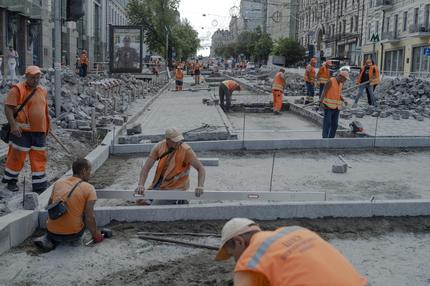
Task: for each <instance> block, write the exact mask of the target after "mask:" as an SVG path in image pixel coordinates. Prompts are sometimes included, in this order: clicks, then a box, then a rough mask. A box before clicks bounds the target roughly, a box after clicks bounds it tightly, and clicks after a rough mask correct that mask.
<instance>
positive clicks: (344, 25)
mask: <svg viewBox="0 0 430 286" xmlns="http://www.w3.org/2000/svg"><path fill="white" fill-rule="evenodd" d="M343 33H344V34H345V33H346V20H343Z"/></svg>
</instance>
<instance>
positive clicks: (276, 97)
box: [272, 89, 284, 111]
mask: <svg viewBox="0 0 430 286" xmlns="http://www.w3.org/2000/svg"><path fill="white" fill-rule="evenodd" d="M272 94H273V111H281V109H282V98H283V96H284V93H283V92H282V91H280V90H276V89H273V90H272Z"/></svg>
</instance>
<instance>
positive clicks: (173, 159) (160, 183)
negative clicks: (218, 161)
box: [136, 128, 206, 205]
mask: <svg viewBox="0 0 430 286" xmlns="http://www.w3.org/2000/svg"><path fill="white" fill-rule="evenodd" d="M183 140H184V137H183V136H182V134H181V133H180V132H178V131H177V130H176V129H174V128H170V129H167V130H166V139H165V140H163V141H161V142H159V143H157V145H155V146H154V147H153V148H152V150H151V153H150V154H149V156H148V159H147V160H146V162H145V164H144V165H143V167H142V170H141V171H140V176H139V184H138V186H137V189H136V192H137V193H138V194H140V195H143V194H144V193H145V183H146V179H147V177H148V173H149V171H150V170H151V168H152V166H153V165H154V163H155V162H157V161H158V165H157V170H156V172H155V176H154V179H153V180H152V184H151V186H150V187H149V189H150V190H183V191H185V190H187V189H188V188H189V185H190V180H189V174H190V167H191V166H192V167H193V168H194V169H196V170H197V172H198V179H197V187H196V188H195V194H196V196H197V197H199V196H200V195H201V194H202V193H203V188H204V183H205V175H206V172H205V168H204V167H203V165H202V163H201V162H200V161H199V159H198V158H197V156H196V154H195V153H194V151H193V150H192V149H191V147H190V146H189V145H188V144H185V143H183ZM187 203H188V202H187V201H175V200H158V201H152V202H149V201H147V200H139V201H138V204H142V205H147V204H153V205H166V204H187Z"/></svg>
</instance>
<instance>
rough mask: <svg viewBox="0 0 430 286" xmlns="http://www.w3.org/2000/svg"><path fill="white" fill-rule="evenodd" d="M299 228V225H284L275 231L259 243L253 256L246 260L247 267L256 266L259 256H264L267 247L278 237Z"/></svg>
mask: <svg viewBox="0 0 430 286" xmlns="http://www.w3.org/2000/svg"><path fill="white" fill-rule="evenodd" d="M299 229H302V228H301V227H299V226H288V227H285V228H284V229H283V230H281V231H279V232H277V233H275V234H274V235H273V236H271V237H269V238H267V239H266V240H265V241H264V242H263V243H262V244H261V245H260V247H259V248H258V249H257V251H256V252H255V254H254V256H253V257H252V258H251V260H250V261H249V262H248V265H247V267H248V268H250V269H253V268H256V267H257V265H258V263H260V259H261V257H263V256H264V254H266V252H267V250H268V249H269V247H270V246H271V245H272V244H273V243H275V242H276V241H277V240H278V239H280V238H282V237H283V236H285V235H287V234H289V233H291V232H294V231H297V230H299Z"/></svg>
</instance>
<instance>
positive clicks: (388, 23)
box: [385, 17, 390, 33]
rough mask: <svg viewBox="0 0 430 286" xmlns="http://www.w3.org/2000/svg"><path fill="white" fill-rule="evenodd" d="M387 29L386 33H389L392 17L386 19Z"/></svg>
mask: <svg viewBox="0 0 430 286" xmlns="http://www.w3.org/2000/svg"><path fill="white" fill-rule="evenodd" d="M386 27H387V28H386V29H385V31H386V32H387V33H388V32H389V31H390V17H387V19H386Z"/></svg>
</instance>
